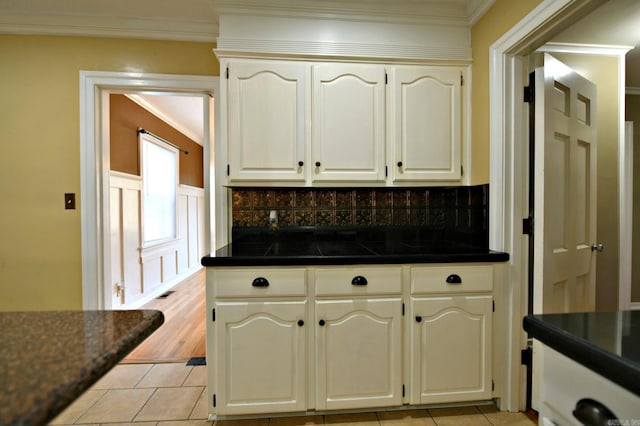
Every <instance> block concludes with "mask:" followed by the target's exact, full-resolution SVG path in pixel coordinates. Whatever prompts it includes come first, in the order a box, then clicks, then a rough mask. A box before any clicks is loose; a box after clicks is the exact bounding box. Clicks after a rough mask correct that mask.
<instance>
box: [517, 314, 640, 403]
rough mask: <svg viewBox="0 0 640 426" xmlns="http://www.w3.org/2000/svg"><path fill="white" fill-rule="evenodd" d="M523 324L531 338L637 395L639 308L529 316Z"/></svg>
mask: <svg viewBox="0 0 640 426" xmlns="http://www.w3.org/2000/svg"><path fill="white" fill-rule="evenodd" d="M523 326H524V329H525V330H526V331H527V332H528V333H529V336H530V337H533V338H535V339H537V340H539V341H540V342H542V343H543V344H545V345H546V346H549V347H550V348H552V349H555V350H556V351H557V352H560V353H561V354H563V355H565V356H566V357H568V358H570V359H572V360H574V361H576V362H577V363H579V364H581V365H583V366H585V367H586V368H588V369H590V370H592V371H594V372H595V373H598V374H599V375H601V376H603V377H604V378H606V379H608V380H611V381H612V382H614V383H616V384H618V385H620V386H622V387H623V388H625V389H627V390H628V391H630V392H632V393H634V394H636V395H638V396H640V311H616V312H585V313H567V314H543V315H530V316H527V317H525V318H524V320H523Z"/></svg>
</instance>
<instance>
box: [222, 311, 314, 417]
mask: <svg viewBox="0 0 640 426" xmlns="http://www.w3.org/2000/svg"><path fill="white" fill-rule="evenodd" d="M306 311H307V308H306V302H305V301H295V302H272V301H266V302H248V303H245V302H221V303H218V304H217V306H216V321H215V322H216V326H217V332H218V337H219V338H218V345H217V348H216V349H217V350H216V351H215V354H216V355H215V358H214V359H215V361H214V362H215V367H214V368H215V369H216V373H217V374H218V386H217V387H216V411H217V413H218V414H225V415H226V414H250V413H264V412H267V413H280V412H288V411H304V410H305V408H306V384H307V380H306V372H307V351H306V346H307V342H306V329H307V327H308V325H307V324H306V321H305V319H306Z"/></svg>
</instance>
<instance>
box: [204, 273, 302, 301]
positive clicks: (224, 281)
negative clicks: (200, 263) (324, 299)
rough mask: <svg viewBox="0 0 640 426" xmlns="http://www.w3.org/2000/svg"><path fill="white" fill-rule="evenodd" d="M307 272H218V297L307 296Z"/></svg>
mask: <svg viewBox="0 0 640 426" xmlns="http://www.w3.org/2000/svg"><path fill="white" fill-rule="evenodd" d="M305 278H306V270H305V269H303V268H300V269H293V268H291V269H290V268H287V269H247V270H242V269H241V270H217V271H215V278H214V285H215V290H216V291H215V293H216V297H269V296H306V294H307V282H306V279H305Z"/></svg>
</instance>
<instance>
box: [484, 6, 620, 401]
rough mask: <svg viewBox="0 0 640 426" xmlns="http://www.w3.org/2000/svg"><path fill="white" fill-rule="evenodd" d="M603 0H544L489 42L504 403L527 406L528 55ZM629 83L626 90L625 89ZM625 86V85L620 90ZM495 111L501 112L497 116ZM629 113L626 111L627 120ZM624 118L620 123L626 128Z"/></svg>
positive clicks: (492, 223)
mask: <svg viewBox="0 0 640 426" xmlns="http://www.w3.org/2000/svg"><path fill="white" fill-rule="evenodd" d="M602 3H603V2H601V1H598V0H594V1H584V2H575V1H571V0H554V1H548V2H543V3H542V4H540V6H539V7H537V8H536V9H535V10H534V11H533V12H532V13H530V14H529V15H528V16H527V17H525V18H524V19H523V20H522V21H520V22H519V23H518V24H516V25H515V26H514V27H513V28H512V29H511V30H510V31H509V32H508V33H507V34H505V35H504V36H503V37H502V38H501V39H499V40H498V41H496V42H495V43H494V44H493V45H492V46H491V47H490V58H491V59H490V76H491V77H490V117H492V120H491V123H490V146H491V149H490V152H491V175H490V186H491V188H493V189H492V197H491V199H490V211H491V212H492V215H491V218H490V230H491V232H490V247H491V248H492V249H497V250H503V251H506V252H508V253H509V254H510V260H509V263H508V265H507V267H506V268H505V273H504V277H503V278H504V282H505V286H504V287H505V294H504V297H505V299H506V300H507V301H508V304H509V307H508V308H507V312H506V318H505V320H506V322H507V323H508V325H507V326H506V335H507V337H506V340H505V348H506V352H507V355H506V362H507V365H508V373H507V374H506V380H505V392H504V397H503V399H502V400H501V401H500V406H501V408H503V409H508V410H522V409H524V408H525V407H524V400H525V398H524V389H525V386H524V385H525V383H526V379H525V377H524V376H525V375H524V367H523V366H522V365H521V355H522V354H521V350H522V349H524V348H526V347H527V341H526V335H525V333H524V332H523V330H522V325H521V324H522V318H523V316H525V315H526V306H527V296H526V285H524V284H523V283H524V282H526V271H527V265H528V256H527V240H526V236H525V235H524V234H522V219H523V218H525V217H527V213H528V205H527V202H526V199H527V197H526V194H527V191H528V184H527V176H525V175H523V173H522V171H523V170H526V168H527V164H528V153H527V152H526V150H527V146H526V144H523V143H522V141H524V140H527V131H528V130H527V126H526V117H527V113H526V108H525V103H524V102H523V101H522V88H523V87H525V86H526V85H527V82H526V80H527V79H528V75H527V71H528V64H527V61H526V57H527V55H528V54H530V53H531V52H532V51H534V50H535V49H536V48H537V47H538V46H542V45H543V44H545V43H546V42H547V41H549V39H550V38H551V35H552V34H554V33H558V32H560V30H561V29H562V28H566V27H568V26H570V25H572V24H573V23H575V22H577V21H578V20H579V19H580V18H582V17H583V16H585V15H586V14H587V13H589V12H591V11H592V10H594V9H595V8H596V7H597V6H599V5H601V4H602ZM623 88H624V83H622V90H621V92H622V93H624V90H623ZM619 91H620V90H619ZM496 117H500V119H497V118H496ZM623 119H624V117H623V116H622V120H623ZM622 120H621V123H620V128H622V125H623V124H622Z"/></svg>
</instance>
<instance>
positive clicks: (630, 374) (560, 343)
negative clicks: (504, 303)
mask: <svg viewBox="0 0 640 426" xmlns="http://www.w3.org/2000/svg"><path fill="white" fill-rule="evenodd" d="M523 328H524V330H525V331H527V332H528V333H529V335H530V337H533V338H535V339H537V340H539V341H540V342H542V343H543V344H545V345H546V346H548V347H550V348H552V349H554V350H556V351H558V352H560V353H561V354H563V355H565V356H566V357H568V358H570V359H572V360H573V361H576V362H577V363H579V364H581V365H583V366H584V367H586V368H588V369H589V370H591V371H593V372H594V373H596V374H599V375H600V376H602V377H604V378H606V379H608V380H610V381H612V382H613V383H616V384H617V385H619V386H621V387H623V388H625V389H627V390H628V391H630V392H632V393H634V394H636V395H638V396H640V370H639V369H638V366H637V365H636V364H634V363H632V362H630V361H628V360H625V359H624V358H623V357H621V356H619V355H616V354H614V353H612V352H609V351H607V350H604V349H602V348H600V347H598V346H596V345H594V344H593V343H590V342H588V341H587V340H585V339H582V338H580V337H577V336H576V335H574V334H572V333H569V332H567V331H564V330H562V329H560V328H558V327H555V326H553V325H551V324H548V323H546V322H544V321H542V320H540V319H538V318H535V317H532V316H527V317H525V318H524V319H523Z"/></svg>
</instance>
